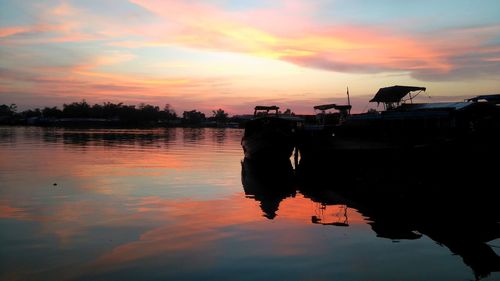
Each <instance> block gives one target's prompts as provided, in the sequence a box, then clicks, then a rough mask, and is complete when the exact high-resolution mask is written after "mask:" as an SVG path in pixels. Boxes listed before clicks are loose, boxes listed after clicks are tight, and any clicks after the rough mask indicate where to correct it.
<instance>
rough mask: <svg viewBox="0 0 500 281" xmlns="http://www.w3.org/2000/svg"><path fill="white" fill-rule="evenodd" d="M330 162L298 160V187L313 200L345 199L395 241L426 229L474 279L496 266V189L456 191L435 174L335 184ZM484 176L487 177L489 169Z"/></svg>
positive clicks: (499, 268) (499, 234)
mask: <svg viewBox="0 0 500 281" xmlns="http://www.w3.org/2000/svg"><path fill="white" fill-rule="evenodd" d="M333 166H334V165H333ZM331 167H332V165H328V164H327V163H326V162H322V163H315V162H308V161H301V163H300V164H299V167H298V169H297V171H296V175H297V181H298V182H299V183H298V186H299V189H300V192H301V193H302V194H304V195H305V196H306V197H309V198H311V200H313V201H315V202H320V203H323V204H325V205H328V204H346V205H347V206H348V207H351V208H354V209H356V210H358V211H359V212H360V213H361V214H363V215H364V216H366V217H367V219H368V221H369V222H368V223H369V224H370V225H371V227H372V229H373V231H374V232H375V233H376V234H377V237H380V238H386V239H391V240H393V241H399V240H408V239H419V238H421V237H422V236H423V235H425V236H427V237H429V238H431V239H432V240H434V241H435V242H436V243H438V244H439V245H442V246H445V247H447V248H448V249H449V250H450V251H451V252H452V253H454V254H456V255H459V256H460V257H461V258H462V259H463V262H464V263H465V264H466V265H467V266H469V267H470V268H471V269H472V270H473V273H474V275H475V278H476V279H481V278H484V277H487V276H489V275H490V273H491V272H500V257H499V256H498V255H497V254H496V253H495V251H493V249H492V246H490V245H488V242H490V241H492V240H495V239H498V238H500V225H499V224H498V222H499V221H500V207H499V206H498V200H497V197H496V196H494V195H495V194H496V192H495V190H491V191H490V192H485V190H486V189H487V188H485V187H481V186H473V187H472V189H466V191H465V192H458V191H456V190H455V189H457V188H453V187H455V185H453V186H451V185H449V184H448V185H447V184H446V182H448V181H447V180H444V179H440V178H438V175H437V174H434V176H433V177H431V178H426V177H422V178H420V179H419V180H418V181H417V182H415V181H416V180H417V179H416V178H412V179H410V180H408V179H407V180H406V181H404V180H402V179H399V181H398V182H394V181H393V182H389V183H387V184H386V183H383V182H378V181H371V180H367V179H366V178H363V179H362V180H353V181H351V182H350V183H349V184H345V183H340V184H339V182H338V181H336V180H335V178H334V177H332V176H331V174H326V173H325V172H326V171H332V170H331ZM373 169H374V170H379V171H380V170H383V169H384V167H383V166H379V167H377V166H374V167H373ZM443 176H449V175H448V174H444V175H443ZM485 178H487V179H488V180H490V181H491V180H492V176H491V175H490V176H486V177H485ZM481 182H482V183H483V184H485V183H486V182H487V180H483V181H481ZM437 183H439V184H437ZM455 184H456V183H455ZM440 185H444V186H440ZM490 188H494V187H493V186H490Z"/></svg>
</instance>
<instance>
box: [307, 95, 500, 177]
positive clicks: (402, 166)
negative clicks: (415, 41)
mask: <svg viewBox="0 0 500 281" xmlns="http://www.w3.org/2000/svg"><path fill="white" fill-rule="evenodd" d="M422 91H425V88H424V87H411V86H393V87H387V88H381V89H380V90H379V91H378V92H377V94H376V95H375V97H374V98H373V99H372V100H371V102H377V103H384V107H385V110H384V111H382V112H374V113H366V114H356V115H351V116H349V117H348V118H347V119H346V121H345V122H343V123H342V124H341V125H340V126H337V127H336V128H335V130H334V131H333V133H332V135H330V136H328V138H326V139H325V138H323V139H322V140H321V142H320V145H318V143H319V141H315V142H313V144H314V145H307V143H306V145H303V147H301V149H300V153H301V158H302V159H301V161H306V162H307V161H310V162H318V163H321V164H320V165H327V166H328V169H330V173H335V175H336V176H337V177H339V178H342V177H343V178H344V179H346V180H347V181H350V180H354V179H359V178H362V177H363V178H371V179H373V180H375V181H380V182H386V181H391V182H401V181H402V180H404V181H405V182H407V181H410V182H411V181H419V180H420V179H421V178H423V177H428V178H432V179H435V180H439V181H441V182H443V183H446V182H449V181H456V180H457V179H458V178H457V177H456V176H455V175H465V174H485V173H494V168H493V166H492V165H491V164H490V162H489V161H490V160H486V158H488V159H491V161H493V159H499V157H500V146H499V143H500V108H499V106H498V100H499V98H498V95H490V96H479V97H478V98H473V99H470V100H466V101H462V102H451V103H423V104H417V103H413V102H412V99H413V98H414V97H415V95H413V96H412V94H411V93H412V92H422ZM417 94H418V93H417ZM407 95H409V96H410V98H408V99H406V100H404V99H403V98H404V97H405V96H407ZM481 100H483V101H482V102H481ZM408 101H409V102H408ZM307 158H312V159H313V160H308V159H307ZM423 167H425V168H426V169H425V173H417V172H416V171H420V170H421V169H422V168H423ZM460 180H463V181H466V182H469V183H474V182H478V181H482V178H479V177H467V178H466V179H460ZM460 180H459V181H460Z"/></svg>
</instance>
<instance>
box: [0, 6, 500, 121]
mask: <svg viewBox="0 0 500 281" xmlns="http://www.w3.org/2000/svg"><path fill="white" fill-rule="evenodd" d="M0 5H1V7H2V9H1V11H0V104H4V103H5V104H11V103H16V104H17V105H18V107H19V108H21V109H27V108H34V107H44V106H59V107H60V106H61V105H62V103H68V102H73V101H80V100H82V99H86V100H87V101H88V102H89V103H101V102H106V101H111V102H124V103H126V104H138V103H149V104H153V105H159V106H163V105H164V104H166V103H169V104H171V105H172V106H173V108H174V109H175V110H176V111H177V112H178V113H182V111H184V110H191V109H197V110H201V111H204V112H207V113H208V112H211V110H214V109H217V108H223V109H224V110H226V111H227V112H228V113H229V114H231V115H233V114H243V113H250V112H251V111H252V108H253V106H255V105H257V104H260V105H271V104H276V105H278V106H280V107H282V108H290V109H292V111H294V112H296V113H305V114H307V113H312V111H313V110H312V106H313V105H317V104H322V103H345V102H346V88H347V87H349V91H350V94H351V100H352V102H353V105H354V111H355V112H361V111H363V110H365V109H366V108H367V106H370V107H373V106H375V105H368V100H369V99H370V98H371V96H372V95H373V94H374V93H375V92H376V91H377V90H378V88H380V87H385V86H392V85H396V84H399V85H415V86H424V87H427V89H428V91H427V94H428V95H429V96H430V97H431V99H432V100H433V101H444V100H462V99H464V98H467V97H472V96H476V95H480V94H494V93H500V82H499V79H498V78H499V77H500V14H499V11H500V2H498V1H496V0H485V1H481V4H480V5H478V4H475V3H474V2H473V1H465V0H443V1H433V0H423V1H411V2H410V3H408V2H407V1H393V0H381V1H368V0H353V1H344V0H336V1H305V0H278V1H262V0H255V1H249V0H242V1H229V0H206V1H194V0H185V1H180V0H179V1H173V0H111V1H97V0H86V1H83V0H44V1H15V0H0Z"/></svg>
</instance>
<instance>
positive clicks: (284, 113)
mask: <svg viewBox="0 0 500 281" xmlns="http://www.w3.org/2000/svg"><path fill="white" fill-rule="evenodd" d="M283 115H295V113H293V112H292V110H291V109H290V108H287V109H286V110H285V112H283Z"/></svg>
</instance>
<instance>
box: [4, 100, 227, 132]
mask: <svg viewBox="0 0 500 281" xmlns="http://www.w3.org/2000/svg"><path fill="white" fill-rule="evenodd" d="M27 120H28V121H30V122H31V121H33V120H35V121H38V122H51V121H53V120H64V121H71V120H80V121H82V120H87V121H88V120H90V121H94V122H97V121H113V122H116V123H120V124H159V123H161V124H165V125H168V124H171V125H187V126H195V125H199V124H202V123H207V122H211V123H213V124H225V123H227V122H230V121H231V118H229V115H228V114H227V113H226V112H225V111H224V110H223V109H220V108H219V109H217V110H213V111H212V116H210V117H208V118H207V117H206V116H205V114H204V113H202V112H200V111H197V110H196V109H193V110H190V111H184V112H183V114H182V116H178V115H177V113H176V112H175V110H174V109H173V108H172V106H171V105H170V104H166V105H165V106H164V107H163V108H162V109H160V107H158V106H154V105H149V104H144V103H141V104H139V105H138V106H136V105H125V104H123V103H112V102H105V103H103V104H94V105H90V104H89V103H87V102H86V101H85V100H82V101H81V102H73V103H69V104H64V105H63V107H62V109H60V108H58V107H57V106H54V107H44V108H42V109H40V108H35V109H28V110H25V111H22V112H19V113H18V112H17V106H16V105H15V104H11V105H6V104H2V105H0V123H3V124H5V123H12V124H18V123H23V122H28V121H27ZM75 122H76V121H75Z"/></svg>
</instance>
